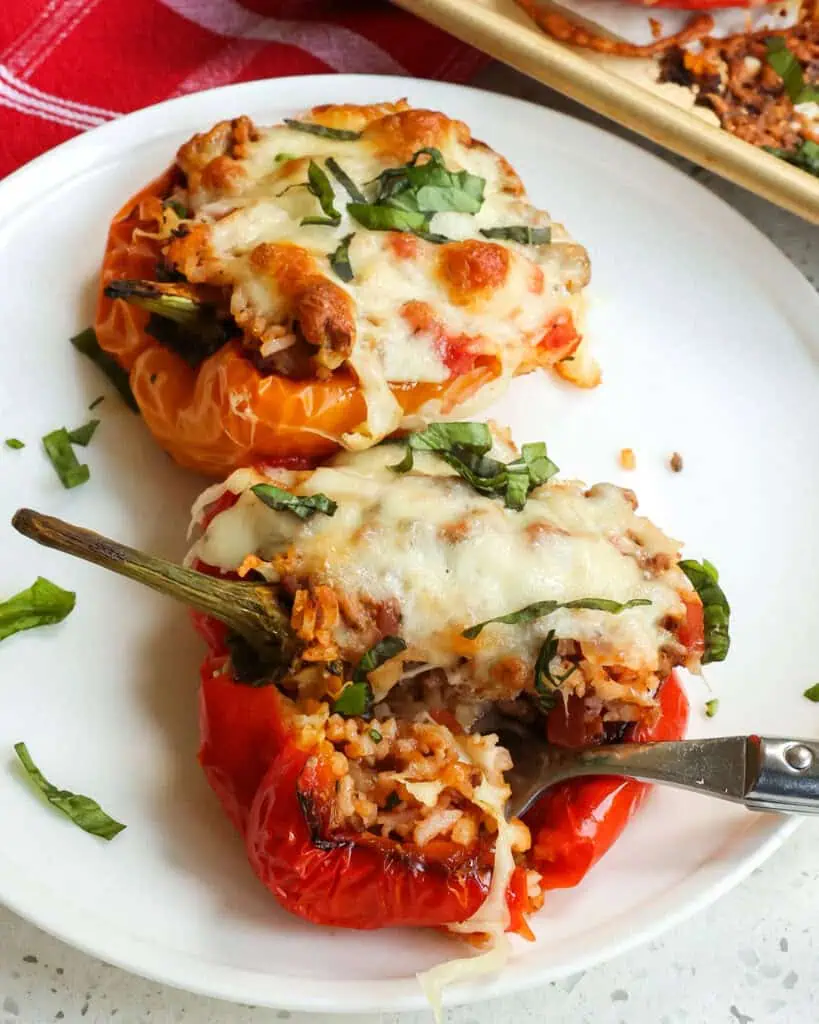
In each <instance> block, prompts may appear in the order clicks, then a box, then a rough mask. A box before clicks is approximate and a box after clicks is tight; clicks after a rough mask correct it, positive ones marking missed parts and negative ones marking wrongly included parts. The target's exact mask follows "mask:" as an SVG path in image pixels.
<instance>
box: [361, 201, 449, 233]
mask: <svg viewBox="0 0 819 1024" xmlns="http://www.w3.org/2000/svg"><path fill="white" fill-rule="evenodd" d="M347 212H348V213H349V214H350V216H351V217H352V218H353V220H356V221H358V223H359V224H361V226H362V227H365V228H368V229H369V230H370V231H423V230H425V229H426V227H427V226H428V222H429V218H428V217H427V215H426V214H425V213H418V212H417V211H413V210H397V209H394V208H393V207H391V206H376V205H375V204H374V203H348V204H347Z"/></svg>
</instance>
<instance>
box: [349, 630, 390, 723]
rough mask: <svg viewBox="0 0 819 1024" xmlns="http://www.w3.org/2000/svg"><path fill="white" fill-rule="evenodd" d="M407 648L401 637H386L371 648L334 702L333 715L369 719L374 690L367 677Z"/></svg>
mask: <svg viewBox="0 0 819 1024" xmlns="http://www.w3.org/2000/svg"><path fill="white" fill-rule="evenodd" d="M406 648H407V645H406V643H405V642H404V641H403V640H402V639H401V637H400V636H385V637H384V639H383V640H379V642H378V643H377V644H376V645H375V646H374V647H371V648H370V649H369V651H367V653H366V654H365V655H364V657H363V658H362V659H361V661H360V662H359V663H358V665H357V666H356V669H355V671H354V672H353V680H352V682H350V683H347V685H346V686H345V687H344V689H343V690H342V691H341V693H340V694H339V695H338V697H337V698H336V700H335V701H334V702H333V713H334V714H337V715H344V717H345V718H369V717H370V716H371V715H372V709H373V688H372V686H371V685H370V681H369V679H368V678H367V677H368V676H369V674H370V672H373V671H375V669H377V668H379V667H380V666H381V665H383V664H384V662H385V661H389V660H390V659H391V658H394V657H395V656H396V654H400V653H401V651H404V650H406Z"/></svg>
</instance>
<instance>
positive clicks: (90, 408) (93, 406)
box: [88, 395, 105, 412]
mask: <svg viewBox="0 0 819 1024" xmlns="http://www.w3.org/2000/svg"><path fill="white" fill-rule="evenodd" d="M104 401H105V395H97V397H96V398H95V399H94V401H93V402H92V403H91V404H90V405H89V406H88V411H89V412H93V411H94V409H96V408H97V406H98V405H99V404H100V402H104Z"/></svg>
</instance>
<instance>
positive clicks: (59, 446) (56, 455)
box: [43, 427, 91, 490]
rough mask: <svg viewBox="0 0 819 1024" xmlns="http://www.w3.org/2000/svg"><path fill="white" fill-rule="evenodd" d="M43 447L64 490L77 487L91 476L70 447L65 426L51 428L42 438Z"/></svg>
mask: <svg viewBox="0 0 819 1024" xmlns="http://www.w3.org/2000/svg"><path fill="white" fill-rule="evenodd" d="M43 447H44V448H45V451H46V455H47V456H48V457H49V459H50V460H51V465H52V466H53V467H54V469H55V471H56V473H57V476H58V477H59V478H60V482H61V483H62V485H63V487H65V488H66V490H70V489H71V488H72V487H79V485H80V484H84V483H85V482H86V481H87V480H88V478H89V477H90V476H91V471H90V470H89V468H88V466H86V465H85V464H80V462H79V461H78V460H77V456H76V455H75V454H74V449H73V448H72V447H71V439H70V437H69V436H68V431H67V430H66V429H65V427H60V429H59V430H52V431H51V433H50V434H46V436H45V437H44V438H43Z"/></svg>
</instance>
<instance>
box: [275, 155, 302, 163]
mask: <svg viewBox="0 0 819 1024" xmlns="http://www.w3.org/2000/svg"><path fill="white" fill-rule="evenodd" d="M285 160H298V157H297V156H296V154H295V153H277V154H276V155H275V157H273V162H274V163H276V164H283V163H284V162H285Z"/></svg>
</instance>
